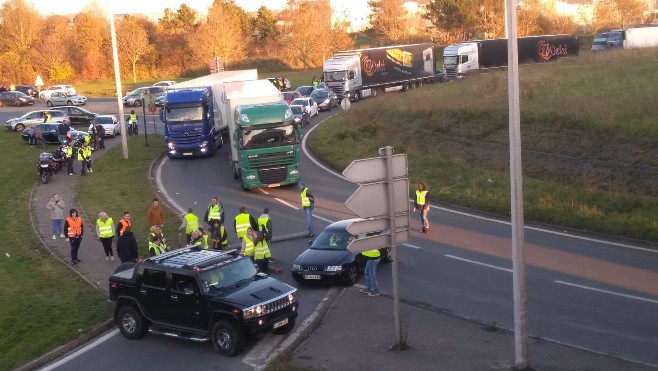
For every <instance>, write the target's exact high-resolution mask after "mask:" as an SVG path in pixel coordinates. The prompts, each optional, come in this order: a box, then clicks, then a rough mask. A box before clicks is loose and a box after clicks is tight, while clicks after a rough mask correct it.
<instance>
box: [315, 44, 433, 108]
mask: <svg viewBox="0 0 658 371" xmlns="http://www.w3.org/2000/svg"><path fill="white" fill-rule="evenodd" d="M434 70H435V67H434V48H433V46H432V44H412V45H396V46H383V47H379V48H369V49H358V50H344V51H339V52H336V53H334V55H333V56H332V57H331V58H329V59H328V60H327V61H325V62H324V65H323V67H322V76H323V78H324V83H325V84H326V85H327V86H328V87H329V89H331V90H333V91H334V93H336V95H337V96H338V97H339V98H340V99H342V98H344V97H347V98H348V99H350V100H352V101H356V100H359V99H361V98H366V97H370V96H377V93H378V91H380V90H381V91H392V90H407V89H408V88H413V87H416V86H422V85H423V84H424V83H428V82H431V81H432V79H433V78H434V73H435V71H434Z"/></svg>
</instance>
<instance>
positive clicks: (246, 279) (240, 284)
mask: <svg viewBox="0 0 658 371" xmlns="http://www.w3.org/2000/svg"><path fill="white" fill-rule="evenodd" d="M252 278H253V277H249V278H243V279H241V280H239V281H237V282H236V283H234V284H233V287H235V288H238V287H240V286H242V284H243V283H245V282H247V281H251V280H252Z"/></svg>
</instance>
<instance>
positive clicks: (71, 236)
mask: <svg viewBox="0 0 658 371" xmlns="http://www.w3.org/2000/svg"><path fill="white" fill-rule="evenodd" d="M64 230H65V231H66V237H67V239H68V240H69V244H70V245H71V265H73V266H76V265H78V263H82V261H81V260H80V259H78V250H79V249H80V242H82V235H83V234H84V233H83V232H84V226H83V225H82V218H81V217H79V216H78V210H76V209H71V210H69V217H68V218H66V220H65V221H64Z"/></svg>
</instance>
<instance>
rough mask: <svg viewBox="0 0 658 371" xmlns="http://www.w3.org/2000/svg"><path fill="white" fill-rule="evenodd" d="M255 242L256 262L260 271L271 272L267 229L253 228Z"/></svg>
mask: <svg viewBox="0 0 658 371" xmlns="http://www.w3.org/2000/svg"><path fill="white" fill-rule="evenodd" d="M252 235H253V239H252V241H253V243H254V264H256V266H258V272H260V273H265V274H270V258H271V257H272V254H271V252H270V246H269V244H268V243H267V231H254V230H252Z"/></svg>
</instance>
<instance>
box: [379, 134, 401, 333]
mask: <svg viewBox="0 0 658 371" xmlns="http://www.w3.org/2000/svg"><path fill="white" fill-rule="evenodd" d="M379 154H380V155H382V156H386V188H387V191H388V225H389V231H390V232H391V233H390V235H389V244H390V246H391V259H392V260H393V261H392V263H391V269H392V274H393V277H392V281H393V321H394V322H395V344H396V345H398V346H402V345H403V341H402V332H401V330H400V327H401V326H400V292H399V285H398V277H399V276H398V249H397V242H396V241H395V237H396V235H395V234H396V229H397V227H396V225H395V195H394V193H393V181H394V180H393V147H391V146H386V147H384V148H380V149H379Z"/></svg>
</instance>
